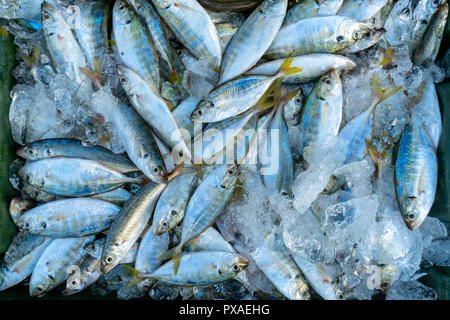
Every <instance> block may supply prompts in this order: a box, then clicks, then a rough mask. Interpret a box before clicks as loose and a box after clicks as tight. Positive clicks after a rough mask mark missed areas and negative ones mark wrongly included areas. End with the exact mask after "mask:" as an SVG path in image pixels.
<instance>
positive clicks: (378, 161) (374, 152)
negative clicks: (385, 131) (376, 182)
mask: <svg viewBox="0 0 450 320" xmlns="http://www.w3.org/2000/svg"><path fill="white" fill-rule="evenodd" d="M366 148H367V152H368V153H369V156H370V158H371V159H372V161H373V162H374V163H375V165H376V167H377V171H378V174H379V175H381V170H382V168H383V165H384V162H385V161H386V158H387V157H388V155H389V152H390V151H391V149H392V146H389V147H387V148H385V149H384V150H382V151H378V149H377V148H376V147H375V145H374V144H373V143H372V140H370V139H366Z"/></svg>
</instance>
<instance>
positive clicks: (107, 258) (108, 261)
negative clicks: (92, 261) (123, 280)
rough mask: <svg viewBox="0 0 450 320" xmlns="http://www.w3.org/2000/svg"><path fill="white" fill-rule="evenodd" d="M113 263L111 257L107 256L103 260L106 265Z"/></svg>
mask: <svg viewBox="0 0 450 320" xmlns="http://www.w3.org/2000/svg"><path fill="white" fill-rule="evenodd" d="M113 261H114V258H113V257H111V256H107V257H106V258H105V262H106V263H112V262H113Z"/></svg>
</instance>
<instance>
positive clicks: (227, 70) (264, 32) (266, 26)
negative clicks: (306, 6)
mask: <svg viewBox="0 0 450 320" xmlns="http://www.w3.org/2000/svg"><path fill="white" fill-rule="evenodd" d="M286 9H287V0H265V1H264V2H263V3H262V4H261V5H260V6H258V8H256V9H255V10H253V12H252V13H251V14H250V16H249V17H248V18H247V19H246V20H245V22H244V24H243V25H242V26H241V27H240V28H239V29H238V31H237V32H236V34H235V35H234V36H233V38H232V39H231V41H230V43H229V44H228V46H227V48H226V50H225V53H224V56H223V60H222V65H221V68H220V78H219V82H218V84H219V85H220V84H223V83H225V82H227V81H230V80H232V79H234V78H236V77H237V76H239V75H241V74H243V73H245V72H246V71H247V70H249V69H250V68H251V67H253V66H254V65H255V64H256V63H257V62H258V61H259V60H260V59H261V57H262V56H263V55H264V53H265V52H266V51H267V49H269V46H270V44H271V43H272V41H273V40H274V39H275V37H276V35H277V33H278V30H279V29H280V27H281V25H282V23H283V20H284V17H285V15H286Z"/></svg>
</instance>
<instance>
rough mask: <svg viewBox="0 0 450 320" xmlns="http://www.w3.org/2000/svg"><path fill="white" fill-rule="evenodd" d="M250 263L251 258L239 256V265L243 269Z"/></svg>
mask: <svg viewBox="0 0 450 320" xmlns="http://www.w3.org/2000/svg"><path fill="white" fill-rule="evenodd" d="M249 263H250V261H249V260H247V259H245V258H244V257H242V256H239V258H238V262H237V265H238V266H239V267H240V268H241V269H245V268H247V266H248V264H249Z"/></svg>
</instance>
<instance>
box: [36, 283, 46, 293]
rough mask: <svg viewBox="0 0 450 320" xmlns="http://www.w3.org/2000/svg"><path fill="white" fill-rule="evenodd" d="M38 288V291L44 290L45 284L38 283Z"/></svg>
mask: <svg viewBox="0 0 450 320" xmlns="http://www.w3.org/2000/svg"><path fill="white" fill-rule="evenodd" d="M36 289H37V291H39V292H42V291H44V286H42V285H38V286H37V287H36Z"/></svg>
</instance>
